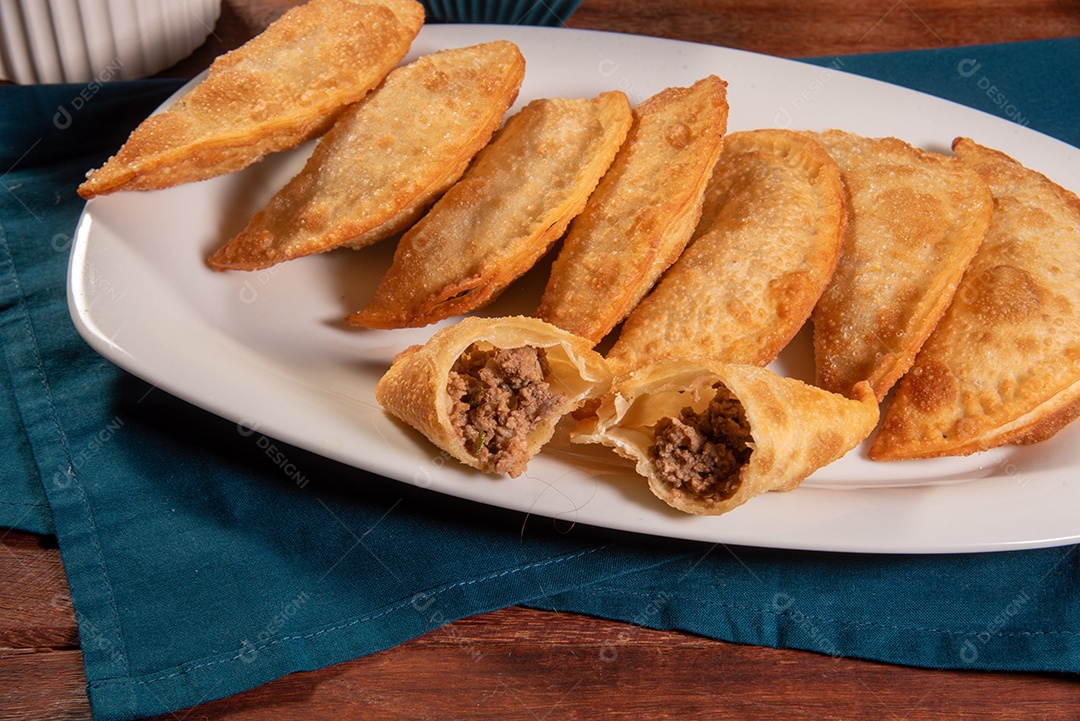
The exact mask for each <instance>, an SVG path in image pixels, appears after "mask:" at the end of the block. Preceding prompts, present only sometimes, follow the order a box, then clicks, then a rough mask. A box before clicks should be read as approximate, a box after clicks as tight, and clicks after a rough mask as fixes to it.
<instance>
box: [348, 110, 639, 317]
mask: <svg viewBox="0 0 1080 721" xmlns="http://www.w3.org/2000/svg"><path fill="white" fill-rule="evenodd" d="M630 123H631V111H630V104H629V102H627V100H626V96H625V95H623V93H621V92H619V91H613V92H608V93H603V94H602V95H600V96H598V97H597V98H595V99H594V100H584V99H580V100H566V99H562V98H554V99H545V100H534V101H533V102H531V103H529V104H528V105H526V106H525V107H524V108H523V109H522V110H521V111H520V112H519V113H516V114H515V115H514V116H513V117H511V118H510V119H509V120H507V122H506V126H505V127H504V128H503V129H502V130H500V131H499V132H498V134H497V135H496V136H495V139H494V140H492V142H491V144H490V145H489V146H488V147H486V148H484V149H483V150H482V151H481V152H480V153H479V154H478V155H477V157H476V161H475V162H474V163H473V165H472V166H471V167H470V168H469V170H468V171H467V172H466V173H465V175H464V176H463V177H462V179H461V180H460V181H458V183H457V184H456V185H454V187H452V188H451V189H450V190H449V191H447V193H446V195H445V196H443V197H442V199H440V200H439V202H437V203H436V204H435V206H434V207H433V208H432V209H431V211H430V212H429V213H428V214H427V215H426V216H424V218H423V219H421V220H420V222H419V223H417V224H416V226H414V227H413V228H412V229H411V230H409V232H407V233H406V234H405V235H404V236H402V238H401V241H400V242H399V244H398V247H397V250H396V251H395V253H394V262H393V264H392V265H391V267H390V269H389V270H388V271H387V273H386V275H385V276H384V277H383V279H382V280H381V281H380V283H379V287H378V288H377V289H376V290H375V295H374V296H373V298H372V299H371V301H370V302H369V303H368V305H367V307H365V308H364V309H363V310H361V311H359V312H357V313H354V314H352V315H350V316H349V322H351V323H354V324H356V325H361V326H365V327H368V328H402V327H413V326H422V325H427V324H429V323H434V322H435V321H438V320H442V319H443V318H447V317H449V316H451V315H457V314H459V313H465V312H468V311H470V310H473V309H474V308H478V307H480V306H482V305H484V304H486V303H488V302H490V301H492V300H494V299H495V298H496V297H497V296H498V295H499V293H501V292H502V290H503V289H504V288H505V287H506V286H507V285H509V284H510V283H511V282H512V281H513V280H514V279H515V278H517V277H518V276H520V275H521V274H523V273H524V272H525V271H527V270H528V269H529V268H531V267H532V266H533V264H534V263H536V261H537V260H538V259H539V258H540V256H542V255H543V254H544V253H546V252H547V250H548V249H549V248H550V247H551V246H552V244H554V242H555V241H556V240H558V239H559V237H560V236H562V234H563V231H564V230H566V226H567V224H568V223H569V222H570V220H571V218H573V217H574V216H575V215H577V214H578V213H579V212H581V209H582V208H583V207H584V205H585V201H586V200H587V199H588V197H589V194H590V193H591V192H592V191H593V189H594V188H595V187H596V183H597V181H598V180H599V179H600V176H602V175H603V174H604V171H605V170H607V168H608V166H609V165H610V164H611V161H612V159H613V158H614V157H615V153H616V152H617V151H618V149H619V146H620V145H621V144H622V142H623V139H624V138H625V137H626V133H627V131H628V130H629V128H630Z"/></svg>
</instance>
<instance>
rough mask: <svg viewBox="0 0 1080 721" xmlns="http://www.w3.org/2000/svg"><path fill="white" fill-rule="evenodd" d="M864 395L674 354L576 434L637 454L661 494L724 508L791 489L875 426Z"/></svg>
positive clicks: (702, 511)
mask: <svg viewBox="0 0 1080 721" xmlns="http://www.w3.org/2000/svg"><path fill="white" fill-rule="evenodd" d="M854 394H855V400H849V399H848V398H845V397H844V396H841V395H839V394H836V393H831V392H829V391H825V390H822V389H820V388H815V387H813V386H810V385H807V384H805V383H803V382H802V381H798V380H795V379H792V378H783V377H781V376H778V375H776V374H775V373H773V372H772V371H770V370H768V369H766V368H761V367H758V366H751V365H735V364H725V363H720V362H717V361H713V360H705V359H701V360H669V361H661V362H659V363H656V364H653V365H650V366H645V367H644V368H640V369H638V370H636V371H633V372H631V373H630V374H628V375H625V376H622V377H621V378H619V379H617V380H615V382H614V383H613V385H612V387H611V390H610V391H608V393H606V394H605V395H604V396H603V398H602V400H601V401H600V405H599V407H598V408H597V410H596V412H595V415H594V416H593V417H589V418H586V419H584V420H581V421H580V422H579V423H578V426H577V427H576V428H575V429H574V431H573V432H572V433H571V436H570V437H571V440H573V441H574V442H575V443H602V444H604V445H606V446H610V447H612V448H614V449H615V452H616V453H618V454H619V455H621V456H623V457H625V458H628V459H630V460H632V461H634V462H635V463H636V464H637V465H636V467H637V472H638V473H640V474H641V475H642V476H644V477H645V478H647V479H648V481H649V488H650V490H652V492H653V493H654V494H655V495H656V496H657V497H658V498H660V499H661V500H663V501H664V502H666V503H667V504H668V505H670V506H673V507H674V508H677V509H679V510H681V511H685V512H687V513H694V514H698V515H719V514H721V513H726V512H728V511H730V510H731V509H733V508H735V507H736V506H739V505H742V504H743V503H745V502H746V501H748V500H750V499H751V498H753V497H754V496H757V495H760V494H762V493H765V492H766V491H789V490H791V489H793V488H795V487H796V486H798V485H799V484H800V483H802V481H803V480H804V479H805V478H806V477H807V476H809V475H810V474H811V473H813V472H814V471H816V470H817V469H819V468H821V467H822V466H825V465H826V464H828V463H832V462H833V461H835V460H836V459H838V458H840V457H841V456H843V455H844V454H845V453H847V452H848V451H849V450H851V449H852V448H854V447H855V446H856V445H858V444H859V443H860V442H862V440H863V439H864V438H866V437H867V436H868V435H869V434H870V432H871V431H872V430H873V429H874V425H875V424H876V423H877V420H878V404H877V400H876V399H875V398H874V393H873V391H872V390H871V389H870V386H869V385H868V384H867V383H865V382H863V383H860V384H858V385H857V386H856V387H855V389H854Z"/></svg>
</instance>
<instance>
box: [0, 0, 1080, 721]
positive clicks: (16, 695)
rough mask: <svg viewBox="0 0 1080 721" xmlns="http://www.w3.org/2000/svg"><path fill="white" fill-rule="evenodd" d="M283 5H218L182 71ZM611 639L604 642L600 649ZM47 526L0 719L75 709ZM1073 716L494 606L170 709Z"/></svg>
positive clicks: (656, 22) (6, 555)
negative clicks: (344, 659)
mask: <svg viewBox="0 0 1080 721" xmlns="http://www.w3.org/2000/svg"><path fill="white" fill-rule="evenodd" d="M296 4H298V2H297V1H296V0H224V3H223V8H222V16H221V20H220V21H219V23H218V25H217V27H216V28H215V31H214V34H213V36H212V37H211V38H210V39H209V40H208V41H207V43H206V44H205V45H204V46H203V47H202V48H200V49H198V50H197V51H196V52H195V53H194V54H193V55H192V56H191V57H190V58H188V59H187V60H185V61H182V62H181V63H179V64H178V65H177V66H175V67H174V68H172V69H170V70H169V71H167V72H166V73H163V75H167V76H174V77H188V76H190V75H192V74H194V73H195V72H197V71H199V70H201V69H202V68H204V67H206V66H207V65H208V64H209V62H210V61H211V60H212V59H213V58H214V57H215V56H217V55H219V54H220V53H222V52H225V51H227V50H229V49H231V48H233V47H236V46H237V45H239V44H241V43H242V42H244V41H245V40H247V39H248V38H250V37H251V36H252V35H254V34H256V33H258V32H259V31H260V30H262V28H264V27H265V26H266V25H267V24H268V23H269V22H271V21H272V20H273V19H274V18H276V17H277V16H278V15H280V14H281V13H282V12H284V11H285V10H286V9H287V8H288V7H291V6H293V5H296ZM569 25H570V26H571V27H574V28H588V29H599V30H612V31H619V32H627V33H636V34H643V35H657V36H662V37H669V38H679V39H684V40H693V41H698V42H704V43H710V44H714V45H723V46H727V47H734V48H741V49H745V50H752V51H756V52H762V53H768V54H772V55H780V56H785V57H800V56H812V55H831V54H842V53H862V52H874V51H882V50H903V49H914V48H934V47H947V46H957V45H968V44H977V43H989V42H1006V41H1014V40H1028V39H1034V38H1049V37H1066V36H1078V35H1080V2H1077V0H992V1H990V2H986V1H985V0H907V1H905V0H813V1H810V2H802V3H799V2H792V1H790V0H789V1H787V2H781V1H780V0H727V1H726V2H711V1H709V0H685V1H681V2H680V1H679V0H661V1H655V0H585V1H584V2H583V3H582V5H581V6H580V8H579V9H578V11H577V12H576V13H575V14H574V15H573V17H572V18H571V19H570V22H569ZM613 643H615V644H616V645H615V648H616V651H617V653H616V654H612V653H611V651H610V649H611V648H612V646H613ZM83 683H84V678H83V671H82V657H81V654H80V652H79V645H78V636H77V633H76V628H75V618H74V615H73V613H72V610H71V600H70V597H69V595H68V591H67V586H66V584H65V581H64V573H63V567H62V565H61V561H60V554H59V552H58V551H57V549H56V545H55V542H54V541H52V540H51V539H43V538H38V537H36V536H33V535H30V534H26V533H22V532H18V531H13V530H9V529H2V528H0V719H49V720H56V719H88V718H89V717H90V712H89V706H88V703H87V700H86V695H85V691H84V689H83ZM777 717H783V718H793V719H810V718H814V719H819V718H826V719H862V718H882V719H896V720H897V721H899V720H901V719H925V718H935V719H938V718H940V719H965V718H983V717H992V718H1000V719H1080V683H1077V681H1076V680H1075V679H1074V678H1072V677H1061V676H1050V675H1037V674H1015V673H1008V674H1002V673H979V672H960V671H932V670H921V669H911V668H903V667H896V666H889V665H885V664H878V663H870V662H863V661H852V660H846V659H834V658H831V657H828V656H823V655H819V654H814V653H809V652H802V651H784V650H775V649H769V648H756V647H750V646H739V645H734V644H728V643H721V642H717V641H711V640H708V639H702V638H698V637H695V636H691V635H687V634H681V633H666V632H659V631H650V630H646V629H641V628H638V627H634V626H629V625H625V624H620V623H613V622H608V621H601V620H597V619H592V618H587V617H583V616H577V615H572V614H565V613H550V612H540V611H533V610H528V609H524V608H508V609H504V610H501V611H495V612H492V613H487V614H483V615H480V616H475V617H472V618H468V619H464V620H462V621H458V622H456V623H453V624H450V625H448V626H444V627H442V628H439V629H436V630H434V631H432V632H430V633H428V634H426V635H425V636H422V637H420V638H417V639H414V640H412V641H409V642H407V643H404V644H402V645H400V646H398V647H396V648H393V649H390V650H388V651H383V652H381V653H377V654H374V655H371V656H367V657H364V658H360V659H357V660H355V661H351V662H348V663H343V664H339V665H337V666H332V667H329V668H325V669H322V670H319V671H314V672H309V673H298V674H293V675H291V676H288V677H285V678H282V679H279V680H277V681H275V682H273V683H269V684H266V685H265V686H262V687H259V688H256V689H253V690H251V691H248V692H246V693H242V694H239V695H236V696H233V697H231V698H227V699H223V700H220V701H214V702H210V703H206V704H203V705H200V706H197V707H195V708H193V709H186V710H183V711H180V712H177V713H176V714H170V715H168V716H165V717H162V718H172V719H185V718H191V719H219V720H223V719H229V720H231V721H239V720H241V719H244V720H247V719H286V718H289V719H292V718H298V719H299V718H304V719H308V718H362V719H421V718H423V719H426V718H432V719H452V718H498V719H517V718H522V719H530V718H531V719H556V718H605V719H609V718H635V719H662V718H680V719H697V718H710V719H759V718H769V719H772V718H777Z"/></svg>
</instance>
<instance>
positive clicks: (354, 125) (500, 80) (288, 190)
mask: <svg viewBox="0 0 1080 721" xmlns="http://www.w3.org/2000/svg"><path fill="white" fill-rule="evenodd" d="M524 75H525V59H524V58H523V57H522V56H521V52H520V51H519V50H518V48H517V46H516V45H514V44H513V43H511V42H508V41H505V40H501V41H497V42H492V43H485V44H482V45H474V46H472V47H467V48H457V49H453V50H444V51H442V52H438V53H433V54H431V55H426V56H424V57H421V58H420V59H418V60H416V61H415V62H413V63H410V64H408V65H405V66H403V67H400V68H398V69H397V70H394V71H393V72H392V73H390V75H389V76H387V78H386V81H385V82H384V83H383V84H382V85H381V86H380V87H379V88H378V90H376V91H375V92H373V93H371V94H370V95H368V96H367V97H366V98H364V99H363V100H362V101H360V102H359V103H356V104H355V105H353V106H352V107H350V108H348V109H346V110H345V112H344V113H343V114H342V116H341V118H340V119H338V121H337V122H336V123H334V126H333V127H332V128H331V129H330V130H329V132H327V133H326V135H324V136H323V137H322V139H320V141H319V143H318V145H317V146H316V147H315V150H314V152H313V153H312V155H311V157H310V158H309V159H308V161H307V164H306V165H305V166H304V169H303V170H302V171H301V172H300V173H299V174H298V175H297V176H296V177H295V178H293V179H292V180H291V181H290V182H289V183H288V184H287V185H286V186H285V187H284V188H282V189H281V190H280V191H279V192H278V193H277V194H276V195H275V196H274V197H273V198H272V199H271V200H270V203H269V204H268V205H267V207H266V208H265V209H263V210H261V211H259V212H258V213H256V214H255V216H254V217H253V218H252V219H251V222H249V223H248V226H247V227H246V228H245V229H244V230H243V231H242V232H241V233H240V234H239V235H237V236H236V237H234V238H232V239H231V240H230V241H229V242H228V243H226V244H225V245H224V246H223V247H221V248H220V249H219V250H218V251H217V252H216V253H214V254H213V255H212V256H211V257H210V259H209V261H208V262H209V264H210V266H211V267H212V268H215V269H217V270H228V269H238V270H257V269H259V268H266V267H268V266H271V265H274V264H275V263H280V262H282V261H286V260H291V259H292V258H297V257H300V256H304V255H310V254H312V253H320V252H323V251H326V250H331V249H333V248H336V247H339V246H341V245H346V244H347V245H350V246H352V247H354V248H359V247H363V246H366V245H370V244H371V243H374V242H376V241H379V240H382V239H383V238H387V237H389V236H391V235H395V234H397V233H400V232H401V231H403V230H405V229H406V228H408V227H409V226H410V225H412V224H413V223H414V222H415V221H416V219H417V218H418V217H419V216H420V214H421V213H422V212H423V211H424V210H426V209H427V208H428V206H430V205H431V203H433V202H434V201H435V200H436V199H437V198H438V196H440V195H442V193H443V192H445V191H446V189H447V188H449V187H450V186H451V185H453V183H454V182H455V181H457V179H458V178H460V177H461V174H462V173H464V172H465V168H466V167H467V166H468V164H469V162H470V161H471V160H472V158H473V156H474V155H476V153H477V151H479V150H480V149H481V148H482V147H484V145H485V144H487V142H488V140H490V139H491V135H492V133H494V132H495V130H496V129H498V127H499V124H500V123H501V122H502V118H503V115H504V114H505V113H506V109H507V108H509V107H510V105H511V104H512V103H513V102H514V99H515V98H516V97H517V92H518V88H520V86H521V81H522V78H523V77H524Z"/></svg>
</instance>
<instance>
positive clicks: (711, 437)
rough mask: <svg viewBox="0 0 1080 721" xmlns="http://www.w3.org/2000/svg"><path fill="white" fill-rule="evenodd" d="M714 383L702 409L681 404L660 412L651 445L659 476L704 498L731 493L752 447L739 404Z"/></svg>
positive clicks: (725, 496) (708, 500)
mask: <svg viewBox="0 0 1080 721" xmlns="http://www.w3.org/2000/svg"><path fill="white" fill-rule="evenodd" d="M713 387H714V388H716V396H715V397H714V398H713V399H712V401H711V402H710V403H709V407H708V408H706V409H705V410H704V411H702V412H701V413H697V412H695V411H694V409H693V408H683V409H682V412H681V413H680V414H679V417H678V418H661V419H660V420H659V421H658V422H657V423H656V425H655V426H654V427H653V428H654V433H655V441H656V442H655V444H654V445H652V446H650V447H649V458H650V459H651V460H652V462H653V466H654V467H655V468H656V471H657V473H659V474H660V477H661V478H662V479H664V480H665V481H667V482H668V483H670V484H671V485H672V486H673V487H674V488H677V489H679V490H681V491H684V492H686V493H689V494H691V495H693V496H695V497H696V498H699V499H701V500H702V501H704V502H706V503H718V502H720V501H724V500H727V499H728V498H731V497H732V496H733V495H735V491H737V490H738V489H739V471H740V470H742V467H743V466H744V465H746V463H747V462H748V461H749V460H750V453H751V452H752V451H753V449H752V448H751V447H750V446H749V445H747V444H749V443H750V442H752V440H753V438H752V437H751V435H750V426H749V424H748V423H747V422H746V414H745V413H744V412H743V407H742V404H741V403H739V401H738V399H736V398H735V397H734V396H733V395H731V392H730V391H728V389H727V388H725V387H724V386H723V385H721V384H719V383H717V384H716V385H714V386H713Z"/></svg>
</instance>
